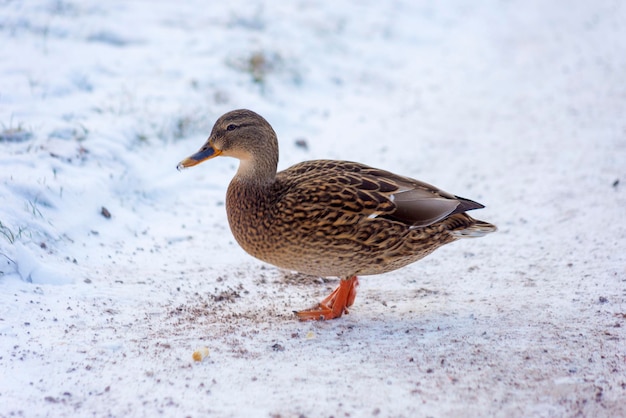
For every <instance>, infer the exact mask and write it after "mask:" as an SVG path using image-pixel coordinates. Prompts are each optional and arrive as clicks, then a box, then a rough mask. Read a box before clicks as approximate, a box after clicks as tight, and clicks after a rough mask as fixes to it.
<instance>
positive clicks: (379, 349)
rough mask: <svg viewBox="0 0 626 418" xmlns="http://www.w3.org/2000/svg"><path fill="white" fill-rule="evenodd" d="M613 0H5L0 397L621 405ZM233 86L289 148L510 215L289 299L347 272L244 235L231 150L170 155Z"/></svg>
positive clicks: (472, 410) (300, 412)
mask: <svg viewBox="0 0 626 418" xmlns="http://www.w3.org/2000/svg"><path fill="white" fill-rule="evenodd" d="M387 3H388V4H387ZM624 21H626V7H625V6H623V5H622V2H619V1H614V2H611V1H600V2H593V5H592V3H591V2H588V1H582V0H579V1H556V2H551V3H550V4H549V5H548V4H547V3H545V2H541V1H530V2H527V1H526V2H524V1H510V2H504V3H502V2H497V1H488V2H482V3H480V4H469V3H466V2H451V3H445V5H444V4H443V3H442V4H441V5H440V4H438V3H437V4H435V3H433V4H431V3H428V2H410V1H396V2H392V3H389V2H386V3H383V2H357V1H352V2H348V1H346V2H339V3H336V2H335V3H333V4H332V5H331V4H330V3H328V4H327V2H316V1H297V2H289V3H286V2H281V3H279V2H269V1H265V2H262V1H258V2H246V1H241V0H233V1H230V2H228V5H221V6H217V7H216V6H215V5H213V6H207V5H206V2H201V1H190V2H165V1H156V2H146V1H133V2H128V1H111V2H104V3H103V2H95V1H82V2H78V1H76V2H71V1H58V0H56V1H52V0H50V1H44V0H33V1H28V2H21V1H8V2H2V3H0V201H1V202H2V204H1V205H0V266H1V267H0V416H2V417H4V416H7V417H8V416H27V417H30V416H150V417H152V416H157V415H165V416H193V417H201V416H216V417H229V416H260V417H268V416H271V417H298V416H305V417H317V416H323V417H330V416H334V417H340V416H351V417H359V416H379V417H413V416H424V417H426V416H433V417H437V416H442V417H443V416H503V417H504V416H507V417H508V416H597V417H602V416H606V417H616V416H626V401H625V399H626V252H625V251H624V249H625V248H626V221H625V220H624V208H625V207H626V184H625V183H626V83H625V82H624V81H625V80H626V25H624ZM241 107H246V108H250V109H253V110H255V111H256V112H258V113H260V114H262V115H263V116H264V117H266V119H268V121H270V123H272V125H273V126H274V128H275V130H276V131H277V133H278V136H279V139H280V145H281V161H280V168H284V167H287V166H289V165H291V164H294V163H296V162H298V161H302V160H305V159H314V158H337V159H348V160H355V161H361V162H364V163H367V164H370V165H374V166H378V167H381V168H385V169H389V170H393V171H395V172H398V173H402V174H404V175H408V176H412V177H415V178H419V179H421V180H424V181H427V182H430V183H433V184H435V185H437V186H439V187H441V188H443V189H445V190H447V191H450V192H452V193H455V194H458V195H461V196H465V197H468V198H471V199H475V200H477V201H480V202H482V203H484V204H485V205H486V206H487V208H486V209H483V210H481V211H480V213H478V212H476V216H477V217H478V218H480V219H485V220H487V221H490V222H493V223H495V224H496V225H498V227H499V231H498V233H496V234H493V235H490V236H487V237H485V238H482V239H479V240H464V241H462V242H458V243H455V244H452V245H450V246H448V247H445V248H442V249H440V250H438V251H437V252H435V253H434V254H433V255H431V256H429V257H428V258H427V259H425V260H423V261H421V262H419V263H416V264H414V265H412V266H410V267H407V268H405V269H402V270H399V271H396V272H393V273H389V274H386V275H383V276H376V277H368V278H364V279H363V280H361V286H360V287H359V296H358V297H357V300H356V304H355V306H354V307H353V309H352V310H351V313H350V315H347V316H345V317H344V318H341V319H339V320H336V321H329V322H325V323H300V322H298V321H296V320H295V318H294V317H293V315H292V313H291V312H292V310H294V309H301V308H305V307H308V306H309V305H311V304H313V303H314V302H316V301H317V300H318V299H319V298H321V297H323V296H324V295H325V294H326V293H327V292H329V291H330V290H331V289H332V288H333V287H334V286H335V285H336V281H335V280H334V279H330V280H322V279H319V278H309V277H303V276H299V275H295V274H291V273H289V272H283V271H279V270H278V269H276V268H274V267H272V266H268V265H265V264H263V263H261V262H259V261H256V260H254V259H252V258H251V257H250V256H248V255H247V254H245V253H244V252H243V251H242V250H241V249H240V248H239V247H238V246H237V245H236V243H234V240H233V238H232V236H231V234H230V231H229V229H228V225H227V223H226V216H225V211H224V206H223V202H224V194H225V190H226V187H227V185H228V182H229V180H230V178H231V177H232V175H233V174H234V170H235V167H236V162H235V161H234V160H227V159H217V160H214V161H210V162H207V163H205V164H203V165H202V166H199V167H196V168H194V169H192V170H188V171H185V172H183V173H179V172H177V171H176V170H175V167H176V164H177V163H178V162H179V161H180V160H181V159H182V158H184V157H186V156H188V155H189V154H190V153H191V152H194V151H195V150H196V149H197V148H198V147H199V146H200V145H201V144H202V143H203V141H204V140H205V138H206V136H207V135H208V132H209V130H210V128H211V126H212V123H213V122H214V120H215V119H216V118H217V117H218V116H220V115H221V114H222V113H224V112H226V111H228V110H231V109H234V108H241ZM302 143H305V144H306V145H307V147H303V146H302ZM298 144H300V145H298ZM103 208H105V209H106V211H105V210H103ZM107 212H108V214H110V215H111V216H110V217H105V216H104V214H106V213H107ZM203 347H207V348H208V350H209V356H208V357H207V358H205V359H204V360H203V361H202V362H194V361H193V360H192V353H193V352H194V350H196V349H201V348H203Z"/></svg>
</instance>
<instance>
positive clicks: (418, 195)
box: [177, 109, 497, 321]
mask: <svg viewBox="0 0 626 418" xmlns="http://www.w3.org/2000/svg"><path fill="white" fill-rule="evenodd" d="M215 157H233V158H236V159H238V160H239V167H238V169H237V171H236V173H235V175H234V177H233V179H232V180H231V182H230V184H229V186H228V189H227V192H226V204H225V206H226V213H227V218H228V223H229V226H230V230H231V232H232V234H233V236H234V238H235V240H236V241H237V243H238V244H239V245H240V246H241V247H242V248H243V249H244V250H245V251H246V252H247V253H248V254H250V255H251V256H253V257H255V258H257V259H259V260H262V261H264V262H266V263H269V264H272V265H274V266H276V267H279V268H281V269H285V270H290V271H295V272H299V273H303V274H306V275H312V276H318V277H330V276H335V277H339V279H340V281H339V285H338V286H337V288H336V289H335V290H334V291H333V292H332V293H331V294H330V295H328V296H327V297H326V298H324V299H323V300H322V301H321V302H319V303H317V304H315V305H314V306H313V307H311V308H308V309H304V310H300V311H294V312H295V314H296V315H297V317H298V318H299V319H300V320H303V321H307V320H330V319H335V318H340V317H341V316H342V315H343V314H347V313H349V312H348V308H350V307H351V306H352V305H353V303H354V301H355V297H356V288H357V286H358V283H359V279H358V277H360V276H369V275H377V274H383V273H388V272H391V271H394V270H397V269H399V268H402V267H404V266H407V265H409V264H411V263H414V262H416V261H418V260H420V259H422V258H424V257H425V256H427V255H428V254H430V253H432V252H433V251H434V250H436V249H437V248H439V247H441V246H443V245H446V244H449V243H452V242H454V241H457V240H459V239H463V238H476V237H482V236H484V235H486V234H488V233H491V232H494V231H496V230H497V228H496V226H495V225H493V224H491V223H488V222H485V221H480V220H477V219H474V218H472V217H471V216H469V215H468V214H467V212H468V211H471V210H475V209H481V208H484V206H483V205H482V204H480V203H477V202H475V201H472V200H469V199H466V198H463V197H459V196H456V195H453V194H451V193H448V192H445V191H443V190H441V189H439V188H437V187H435V186H432V185H430V184H428V183H424V182H422V181H419V180H415V179H412V178H410V177H405V176H401V175H398V174H394V173H391V172H389V171H386V170H381V169H378V168H374V167H370V166H367V165H365V164H361V163H358V162H352V161H340V160H311V161H304V162H301V163H298V164H295V165H293V166H291V167H289V168H287V169H285V170H282V171H278V157H279V149H278V137H277V135H276V132H275V131H274V129H273V128H272V126H271V125H270V124H269V122H268V121H267V120H265V119H264V118H263V117H262V116H261V115H259V114H257V113H255V112H253V111H251V110H248V109H238V110H233V111H230V112H227V113H226V114H224V115H222V116H221V117H220V118H218V119H217V121H216V122H215V124H214V126H213V129H212V130H211V134H210V135H209V137H208V139H207V140H206V142H205V143H204V145H202V147H201V148H200V149H199V150H198V151H197V152H196V153H194V154H192V155H191V156H189V157H188V158H185V159H184V160H182V161H181V162H180V163H179V164H178V166H177V168H178V170H182V169H186V168H190V167H193V166H195V165H198V164H200V163H202V162H204V161H207V160H210V159H212V158H215Z"/></svg>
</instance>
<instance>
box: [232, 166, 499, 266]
mask: <svg viewBox="0 0 626 418" xmlns="http://www.w3.org/2000/svg"><path fill="white" fill-rule="evenodd" d="M408 190H419V191H420V192H421V195H422V196H423V197H422V199H423V200H428V199H440V200H450V201H453V202H454V205H451V206H449V207H450V208H451V209H450V211H449V213H445V214H444V215H443V216H442V217H443V219H441V220H438V221H437V222H434V223H431V224H428V225H423V226H415V224H419V223H420V221H419V219H417V220H407V219H398V218H397V217H395V216H394V214H395V213H396V212H398V206H399V205H398V204H396V203H395V201H394V200H395V199H394V194H396V195H397V193H398V192H399V191H408ZM460 202H469V203H467V205H468V206H467V207H468V208H469V209H474V208H480V207H482V205H479V204H477V203H475V202H472V201H468V200H466V199H462V198H457V197H456V196H453V195H450V194H448V193H446V192H443V191H441V190H438V189H437V188H435V187H433V186H431V185H428V184H426V183H422V182H419V181H417V180H413V179H410V178H406V177H402V176H398V175H395V174H393V173H390V172H387V171H384V170H379V169H375V168H372V167H368V166H366V165H363V164H359V163H354V162H348V161H332V160H315V161H307V162H303V163H300V164H297V165H294V166H292V167H290V168H288V169H287V170H285V171H282V172H279V173H277V175H276V177H275V181H274V182H271V183H268V184H264V185H259V184H258V183H255V182H247V181H242V180H240V179H237V178H235V179H233V181H232V182H231V184H230V186H229V188H228V193H227V199H226V204H227V213H228V220H229V224H230V226H231V230H232V232H233V235H234V236H235V238H236V240H237V242H238V243H239V244H240V245H241V246H242V247H243V248H244V249H245V250H246V251H247V252H248V253H250V254H251V255H253V256H255V257H257V258H259V259H261V260H263V261H266V262H268V263H271V264H274V265H276V266H278V267H282V268H285V269H290V270H296V271H299V272H302V273H306V274H311V275H319V276H340V277H347V276H351V275H371V274H380V273H385V272H388V271H392V270H395V269H398V268H400V267H403V266H405V265H407V264H410V263H413V262H415V261H417V260H419V259H421V258H423V257H425V256H426V255H428V254H430V253H431V252H432V251H434V250H435V249H437V248H438V247H440V246H442V245H444V244H447V243H450V242H452V241H455V240H456V239H457V238H458V237H459V236H460V235H455V234H454V232H455V231H464V230H472V228H474V229H475V230H477V231H479V233H480V230H481V229H482V230H483V233H486V232H490V231H491V230H493V229H495V228H494V227H493V226H492V225H490V224H487V223H484V222H482V221H477V220H475V219H473V218H471V217H470V216H468V215H467V214H465V213H454V211H455V209H456V207H457V206H458V205H459V203H460ZM406 217H407V216H403V218H406ZM480 235H482V233H480Z"/></svg>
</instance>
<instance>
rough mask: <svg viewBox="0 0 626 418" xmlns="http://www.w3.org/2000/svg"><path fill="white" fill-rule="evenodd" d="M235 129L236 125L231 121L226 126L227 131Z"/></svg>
mask: <svg viewBox="0 0 626 418" xmlns="http://www.w3.org/2000/svg"><path fill="white" fill-rule="evenodd" d="M235 129H237V125H234V124H232V123H231V124H230V125H228V126H227V127H226V130H227V131H234V130H235Z"/></svg>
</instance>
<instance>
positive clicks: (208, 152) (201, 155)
mask: <svg viewBox="0 0 626 418" xmlns="http://www.w3.org/2000/svg"><path fill="white" fill-rule="evenodd" d="M221 153H222V151H220V150H218V149H217V148H214V147H212V146H208V147H206V148H204V147H203V148H202V149H201V150H200V151H198V152H196V153H195V154H193V155H192V156H190V157H187V158H185V159H184V160H182V161H181V162H180V163H178V165H177V166H176V168H177V169H178V170H183V169H185V168H189V167H193V166H194V165H198V164H200V163H201V162H203V161H206V160H209V159H211V158H214V157H217V156H218V155H220V154H221Z"/></svg>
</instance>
